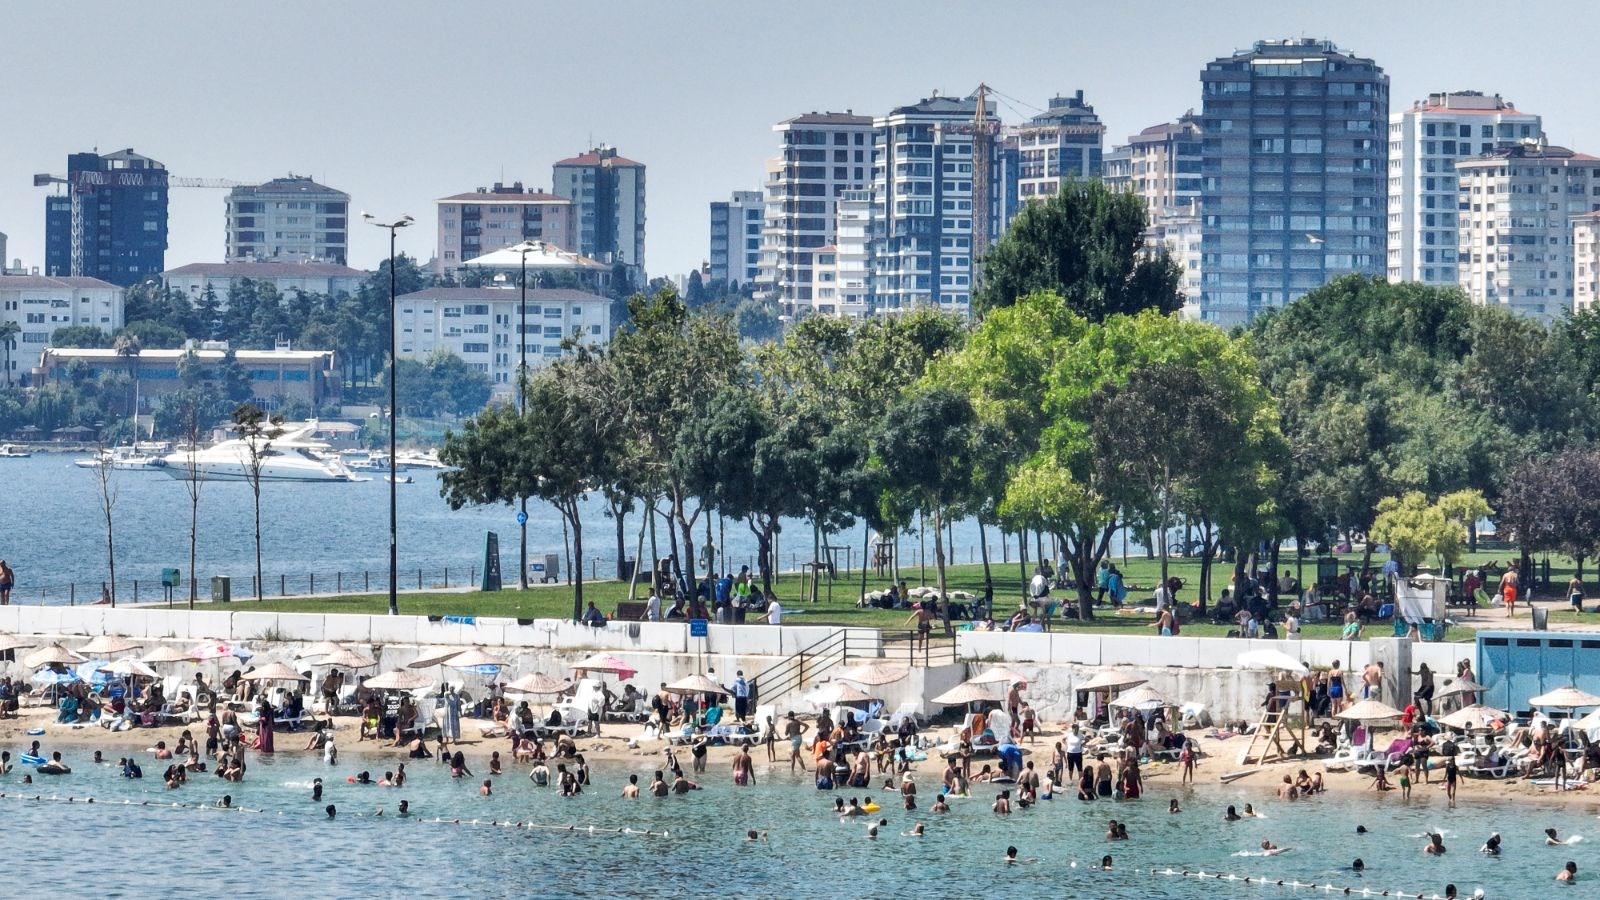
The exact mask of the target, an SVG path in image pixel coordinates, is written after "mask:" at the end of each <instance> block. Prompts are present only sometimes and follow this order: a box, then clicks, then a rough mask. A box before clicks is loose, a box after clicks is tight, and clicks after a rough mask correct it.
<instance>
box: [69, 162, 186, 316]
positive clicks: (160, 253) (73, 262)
mask: <svg viewBox="0 0 1600 900" xmlns="http://www.w3.org/2000/svg"><path fill="white" fill-rule="evenodd" d="M166 252H167V168H166V166H163V165H162V164H161V163H159V162H156V161H155V160H153V159H151V158H149V157H148V156H140V155H139V154H137V153H135V152H133V150H131V149H129V150H119V151H117V152H115V153H106V154H100V153H74V154H72V155H70V156H68V157H67V177H66V196H65V197H62V196H51V197H48V198H46V200H45V264H46V268H45V274H46V275H51V276H56V277H60V276H72V277H81V278H98V279H101V280H103V281H109V282H111V283H112V284H116V285H121V286H123V287H128V286H129V285H132V284H135V283H137V282H138V281H140V280H142V279H144V278H146V277H148V276H150V275H156V274H159V273H160V272H161V270H162V269H164V268H166V265H165V258H166Z"/></svg>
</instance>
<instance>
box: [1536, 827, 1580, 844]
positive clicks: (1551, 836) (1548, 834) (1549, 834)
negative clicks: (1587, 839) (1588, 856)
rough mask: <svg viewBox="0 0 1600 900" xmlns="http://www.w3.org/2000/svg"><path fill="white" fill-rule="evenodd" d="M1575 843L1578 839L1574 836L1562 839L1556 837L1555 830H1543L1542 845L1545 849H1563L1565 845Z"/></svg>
mask: <svg viewBox="0 0 1600 900" xmlns="http://www.w3.org/2000/svg"><path fill="white" fill-rule="evenodd" d="M1577 842H1578V837H1577V836H1576V835H1574V836H1573V837H1569V838H1562V837H1557V836H1556V830H1555V829H1554V828H1546V829H1545V830H1544V844H1545V846H1546V847H1564V846H1566V845H1567V844H1576V843H1577Z"/></svg>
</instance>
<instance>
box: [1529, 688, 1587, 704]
mask: <svg viewBox="0 0 1600 900" xmlns="http://www.w3.org/2000/svg"><path fill="white" fill-rule="evenodd" d="M1528 705H1529V706H1537V707H1539V708H1541V709H1543V708H1546V707H1548V708H1550V709H1575V708H1577V707H1580V706H1600V697H1596V696H1595V695H1593V694H1591V693H1589V692H1588V691H1580V690H1578V689H1577V688H1575V687H1571V686H1568V687H1563V688H1556V689H1555V690H1553V691H1551V692H1550V693H1548V694H1540V695H1539V696H1537V697H1531V698H1529V699H1528Z"/></svg>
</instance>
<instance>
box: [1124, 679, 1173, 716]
mask: <svg viewBox="0 0 1600 900" xmlns="http://www.w3.org/2000/svg"><path fill="white" fill-rule="evenodd" d="M1111 705H1112V706H1122V707H1126V708H1128V709H1136V710H1139V711H1140V712H1150V711H1152V710H1157V709H1162V708H1164V707H1168V706H1171V705H1172V701H1170V700H1168V699H1167V698H1166V697H1163V696H1162V695H1161V692H1160V691H1158V690H1156V689H1155V688H1153V687H1150V686H1149V685H1141V686H1140V687H1136V688H1134V689H1133V690H1131V691H1128V692H1126V693H1124V694H1122V695H1120V696H1119V697H1117V699H1115V700H1113V701H1111Z"/></svg>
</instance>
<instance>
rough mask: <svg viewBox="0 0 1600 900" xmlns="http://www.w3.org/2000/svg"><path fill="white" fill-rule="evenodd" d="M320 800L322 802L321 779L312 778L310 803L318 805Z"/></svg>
mask: <svg viewBox="0 0 1600 900" xmlns="http://www.w3.org/2000/svg"><path fill="white" fill-rule="evenodd" d="M321 800H322V779H321V778H313V779H312V780H311V802H312V803H318V802H320V801H321Z"/></svg>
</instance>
